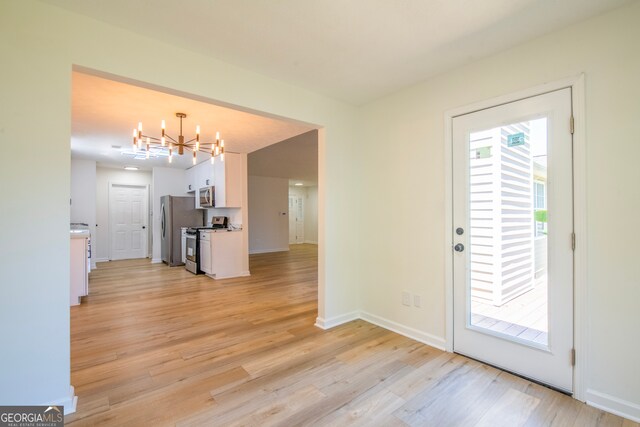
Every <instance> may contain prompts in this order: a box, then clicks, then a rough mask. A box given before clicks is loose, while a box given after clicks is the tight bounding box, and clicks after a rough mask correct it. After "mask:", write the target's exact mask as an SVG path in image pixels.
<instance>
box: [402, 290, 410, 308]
mask: <svg viewBox="0 0 640 427" xmlns="http://www.w3.org/2000/svg"><path fill="white" fill-rule="evenodd" d="M402 305H406V306H407V307H411V294H410V293H409V292H407V291H403V292H402Z"/></svg>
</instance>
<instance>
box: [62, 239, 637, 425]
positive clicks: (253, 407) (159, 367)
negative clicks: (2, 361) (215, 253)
mask: <svg viewBox="0 0 640 427" xmlns="http://www.w3.org/2000/svg"><path fill="white" fill-rule="evenodd" d="M316 259H317V253H316V248H315V246H310V245H297V246H292V250H291V251H290V252H284V253H282V252H281V253H274V254H264V255H255V256H252V257H251V273H252V276H251V277H248V278H240V279H229V280H221V281H213V280H211V279H208V278H207V277H205V276H193V275H191V274H190V273H188V272H186V271H185V270H184V269H182V268H169V267H166V266H164V265H161V264H155V265H152V264H150V263H149V262H148V261H118V262H111V263H101V264H98V269H97V270H95V271H94V272H92V273H91V275H92V277H91V282H90V283H91V289H90V296H89V297H87V298H86V299H85V300H84V301H83V303H82V305H80V306H78V307H72V308H71V333H72V336H71V357H72V359H71V366H72V373H71V383H72V384H73V385H74V386H75V388H76V394H77V395H78V398H79V401H78V411H77V412H76V413H75V414H72V415H70V416H67V417H66V422H67V423H69V424H70V425H72V426H80V425H97V424H104V425H126V426H161V425H180V426H231V425H256V426H264V425H282V426H296V425H319V426H322V425H367V426H369V425H380V426H396V425H416V426H454V425H459V426H521V425H522V426H538V425H545V426H546V425H557V426H576V427H577V426H580V427H582V426H625V427H627V426H637V424H634V423H631V422H629V421H624V420H622V419H621V418H619V417H616V416H614V415H610V414H606V413H604V412H601V411H599V410H596V409H594V408H591V407H588V406H586V405H583V404H581V403H579V402H577V401H575V400H574V399H571V398H570V397H567V396H565V395H562V394H560V393H556V392H554V391H551V390H549V389H546V388H544V387H541V386H539V385H536V384H532V383H530V382H528V381H526V380H523V379H521V378H518V377H515V376H513V375H510V374H507V373H504V372H501V371H499V370H497V369H494V368H492V367H489V366H486V365H483V364H481V363H478V362H475V361H473V360H469V359H467V358H465V357H462V356H459V355H455V354H449V353H443V352H441V351H439V350H436V349H433V348H431V347H428V346H425V345H422V344H419V343H417V342H415V341H412V340H410V339H408V338H404V337H402V336H400V335H397V334H395V333H392V332H389V331H387V330H384V329H382V328H379V327H376V326H373V325H371V324H368V323H366V322H363V321H355V322H351V323H348V324H345V325H342V326H339V327H336V328H334V329H332V330H330V331H322V330H320V329H318V328H316V327H315V326H313V324H314V321H315V317H316V298H317V283H316V277H317V262H316Z"/></svg>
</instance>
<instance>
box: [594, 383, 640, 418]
mask: <svg viewBox="0 0 640 427" xmlns="http://www.w3.org/2000/svg"><path fill="white" fill-rule="evenodd" d="M586 401H587V405H590V406H593V407H594V408H598V409H602V410H603V411H607V412H611V413H612V414H615V415H619V416H621V417H623V418H627V419H629V420H631V421H635V422H636V423H640V405H638V404H637V403H633V402H629V401H626V400H623V399H619V398H617V397H615V396H611V395H610V394H607V393H601V392H599V391H596V390H593V389H588V390H587V392H586Z"/></svg>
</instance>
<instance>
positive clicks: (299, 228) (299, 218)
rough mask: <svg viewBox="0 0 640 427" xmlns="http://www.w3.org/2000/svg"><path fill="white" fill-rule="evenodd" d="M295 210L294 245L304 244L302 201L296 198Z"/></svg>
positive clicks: (300, 198)
mask: <svg viewBox="0 0 640 427" xmlns="http://www.w3.org/2000/svg"><path fill="white" fill-rule="evenodd" d="M295 210H296V243H304V199H303V198H302V197H301V196H297V197H296V200H295Z"/></svg>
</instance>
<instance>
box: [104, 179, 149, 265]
mask: <svg viewBox="0 0 640 427" xmlns="http://www.w3.org/2000/svg"><path fill="white" fill-rule="evenodd" d="M148 201H149V197H148V193H147V187H146V186H134V185H117V184H111V188H110V191H109V218H111V220H110V234H111V236H110V241H111V246H110V247H111V256H110V259H112V260H118V259H133V258H146V257H147V238H148V234H147V218H148Z"/></svg>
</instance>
